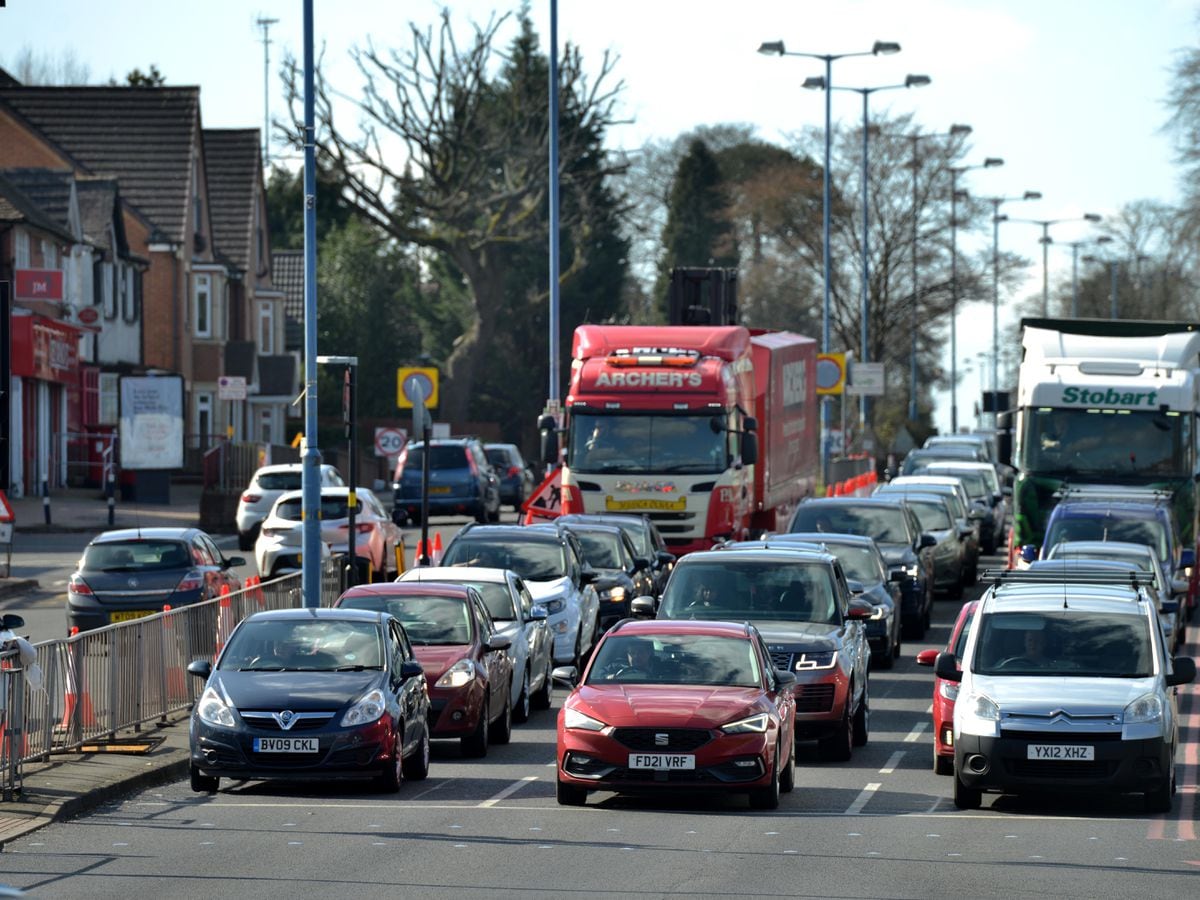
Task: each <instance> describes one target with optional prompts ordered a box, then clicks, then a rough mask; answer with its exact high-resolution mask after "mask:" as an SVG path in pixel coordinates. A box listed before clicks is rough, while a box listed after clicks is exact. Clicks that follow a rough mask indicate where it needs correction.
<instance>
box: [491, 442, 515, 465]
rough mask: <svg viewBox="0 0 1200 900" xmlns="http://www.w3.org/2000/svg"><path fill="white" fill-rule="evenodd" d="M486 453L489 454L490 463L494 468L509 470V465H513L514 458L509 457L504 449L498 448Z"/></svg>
mask: <svg viewBox="0 0 1200 900" xmlns="http://www.w3.org/2000/svg"><path fill="white" fill-rule="evenodd" d="M485 452H486V453H487V459H488V462H490V463H491V464H492V465H493V466H497V467H500V468H508V467H509V465H512V464H513V461H512V457H510V456H509V453H508V451H507V450H505V449H504V448H503V447H496V448H493V449H491V450H487V451H485Z"/></svg>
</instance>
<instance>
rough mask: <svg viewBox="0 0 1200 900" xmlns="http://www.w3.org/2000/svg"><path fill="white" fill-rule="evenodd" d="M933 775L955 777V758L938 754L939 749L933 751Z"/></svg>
mask: <svg viewBox="0 0 1200 900" xmlns="http://www.w3.org/2000/svg"><path fill="white" fill-rule="evenodd" d="M933 774H935V775H953V774H954V757H953V756H942V754H940V753H938V752H937V748H936V747H935V748H934V751H933Z"/></svg>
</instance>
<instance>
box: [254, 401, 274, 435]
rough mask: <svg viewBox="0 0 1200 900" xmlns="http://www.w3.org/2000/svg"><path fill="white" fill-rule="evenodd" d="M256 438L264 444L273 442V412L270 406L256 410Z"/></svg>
mask: <svg viewBox="0 0 1200 900" xmlns="http://www.w3.org/2000/svg"><path fill="white" fill-rule="evenodd" d="M258 439H259V440H260V441H262V442H263V443H264V444H270V443H273V442H274V439H275V414H274V412H273V411H272V410H271V409H270V408H267V409H260V410H259V411H258Z"/></svg>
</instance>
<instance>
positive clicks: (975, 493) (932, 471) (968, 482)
mask: <svg viewBox="0 0 1200 900" xmlns="http://www.w3.org/2000/svg"><path fill="white" fill-rule="evenodd" d="M926 474H928V475H948V476H950V477H951V478H957V479H958V480H959V481H961V482H962V483H963V487H965V488H966V489H967V496H968V497H970V498H971V499H972V500H984V501H986V502H987V503H988V504H989V505H990V503H991V500H992V489H991V486H990V485H989V484H988V482H987V480H986V479H985V478H984V476H983V472H981V471H971V470H969V469H941V468H938V466H937V465H933V466H930V467H929V468H928V469H926Z"/></svg>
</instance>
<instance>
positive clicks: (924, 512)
mask: <svg viewBox="0 0 1200 900" xmlns="http://www.w3.org/2000/svg"><path fill="white" fill-rule="evenodd" d="M908 505H909V506H910V507H911V508H912V511H913V512H914V513H915V514H916V516H917V521H918V522H919V523H921V530H922V531H946V530H948V529H950V528H952V527H953V526H954V523H953V522H951V521H950V514H949V513H948V512H946V506H945V504H943V503H939V502H938V501H936V500H913V499H911V498H910V499H909V501H908Z"/></svg>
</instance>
